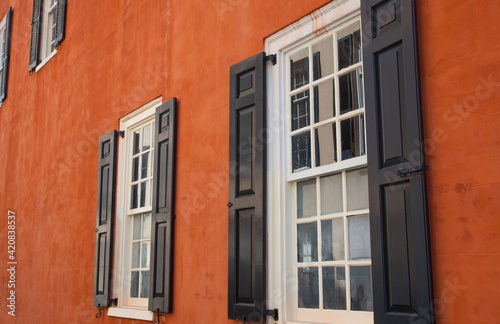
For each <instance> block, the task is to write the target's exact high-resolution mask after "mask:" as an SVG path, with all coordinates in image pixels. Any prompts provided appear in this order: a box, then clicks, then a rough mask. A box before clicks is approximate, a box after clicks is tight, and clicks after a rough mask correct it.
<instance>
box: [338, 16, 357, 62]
mask: <svg viewBox="0 0 500 324" xmlns="http://www.w3.org/2000/svg"><path fill="white" fill-rule="evenodd" d="M356 29H357V30H356ZM337 37H338V59H339V62H338V63H339V70H342V69H343V68H346V67H348V66H349V65H352V64H356V63H358V62H359V61H361V41H360V32H359V27H358V26H355V25H354V26H351V27H348V28H346V29H345V30H343V31H341V32H339V33H338V35H337Z"/></svg>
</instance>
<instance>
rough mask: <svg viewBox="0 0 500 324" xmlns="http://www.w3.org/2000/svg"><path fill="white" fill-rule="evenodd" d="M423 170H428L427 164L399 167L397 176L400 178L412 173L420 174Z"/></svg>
mask: <svg viewBox="0 0 500 324" xmlns="http://www.w3.org/2000/svg"><path fill="white" fill-rule="evenodd" d="M425 171H429V166H428V165H417V166H414V167H411V168H403V169H399V170H398V176H399V177H401V178H406V177H409V176H412V175H417V174H422V173H423V172H425Z"/></svg>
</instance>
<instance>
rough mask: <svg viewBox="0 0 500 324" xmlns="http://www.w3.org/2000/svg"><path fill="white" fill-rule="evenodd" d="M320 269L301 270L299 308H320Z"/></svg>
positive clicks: (299, 277)
mask: <svg viewBox="0 0 500 324" xmlns="http://www.w3.org/2000/svg"><path fill="white" fill-rule="evenodd" d="M318 278H319V276H318V268H299V269H298V285H299V291H298V294H299V307H300V308H319V283H318Z"/></svg>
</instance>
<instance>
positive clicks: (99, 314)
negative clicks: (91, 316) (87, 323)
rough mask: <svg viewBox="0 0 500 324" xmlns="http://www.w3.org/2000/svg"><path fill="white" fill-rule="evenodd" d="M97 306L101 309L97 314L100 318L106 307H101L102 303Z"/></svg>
mask: <svg viewBox="0 0 500 324" xmlns="http://www.w3.org/2000/svg"><path fill="white" fill-rule="evenodd" d="M97 308H98V309H99V313H97V314H95V318H100V317H101V316H102V313H101V311H102V310H103V309H104V307H101V304H99V305H97Z"/></svg>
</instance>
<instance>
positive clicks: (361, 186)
mask: <svg viewBox="0 0 500 324" xmlns="http://www.w3.org/2000/svg"><path fill="white" fill-rule="evenodd" d="M346 178H347V210H348V211H351V210H358V209H365V208H368V170H367V169H360V170H354V171H350V172H347V174H346Z"/></svg>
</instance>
